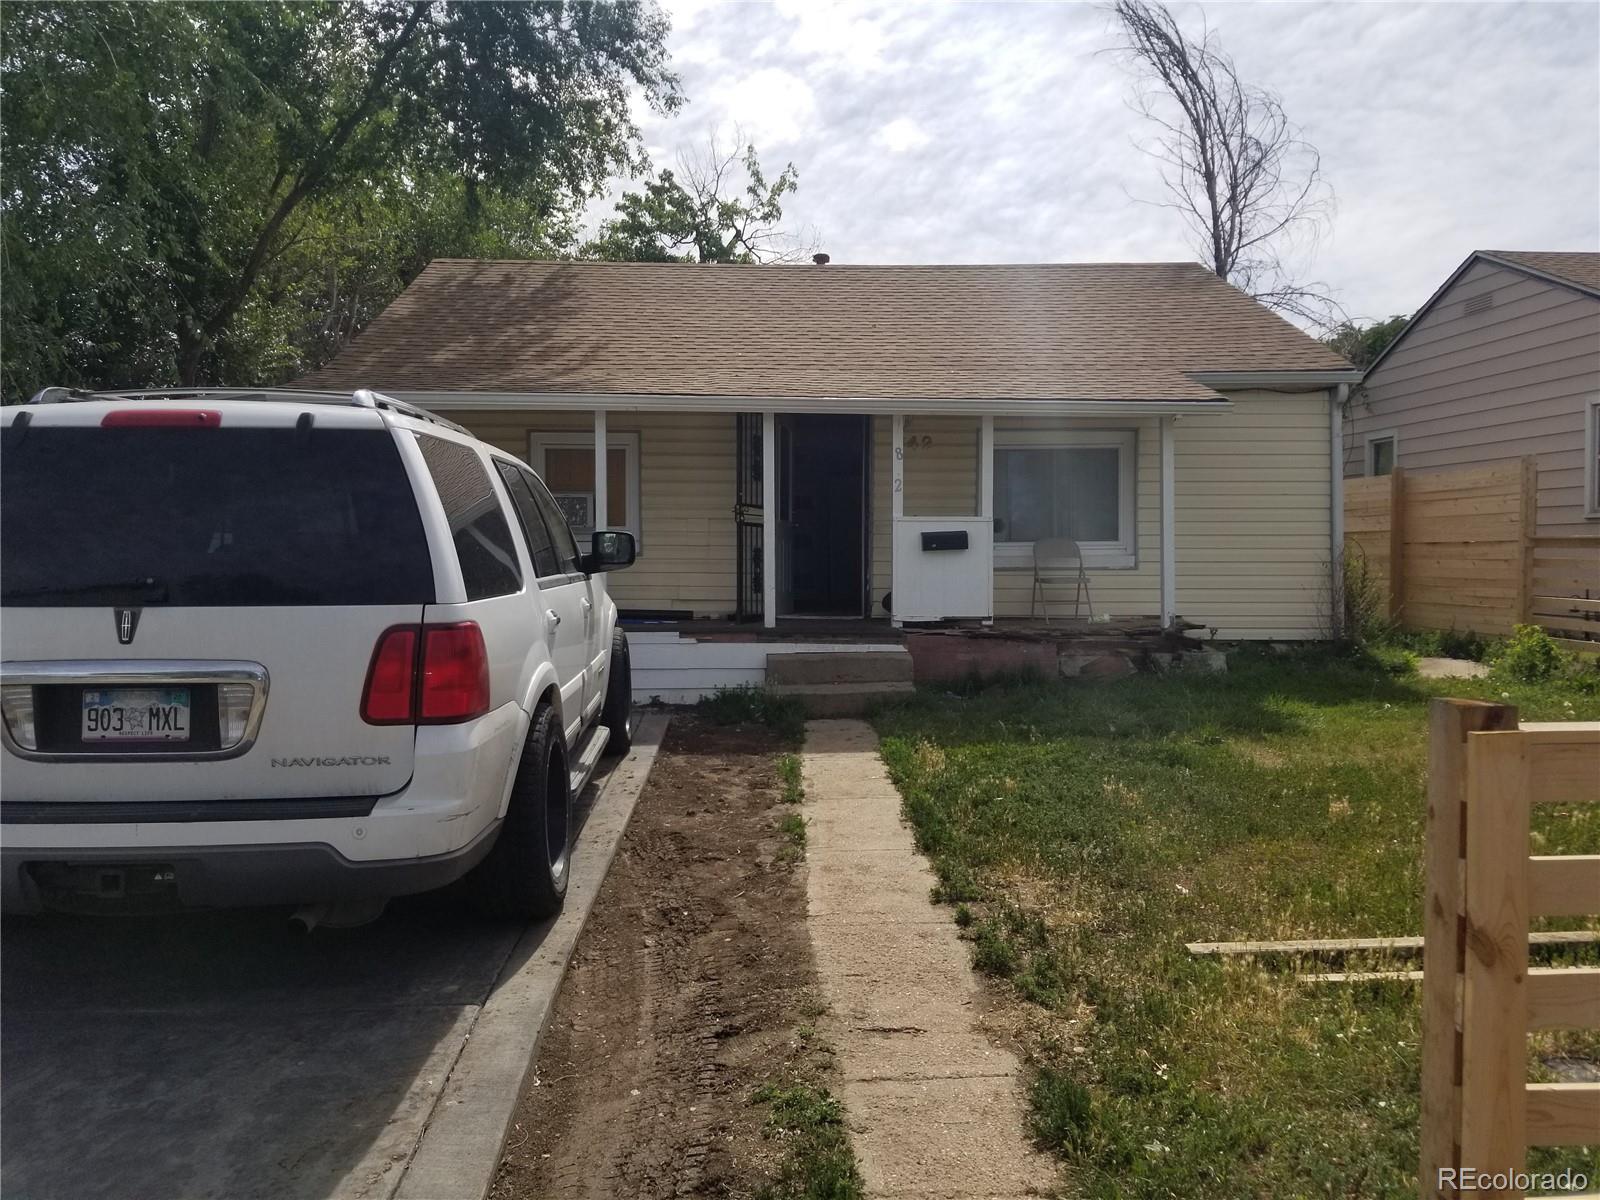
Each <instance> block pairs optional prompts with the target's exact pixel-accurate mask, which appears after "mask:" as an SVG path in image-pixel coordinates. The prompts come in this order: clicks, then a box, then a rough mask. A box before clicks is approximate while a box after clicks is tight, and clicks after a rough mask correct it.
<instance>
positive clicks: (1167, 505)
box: [1161, 417, 1178, 628]
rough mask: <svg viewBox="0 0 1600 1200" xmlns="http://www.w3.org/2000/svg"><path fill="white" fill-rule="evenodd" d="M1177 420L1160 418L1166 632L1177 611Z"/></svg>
mask: <svg viewBox="0 0 1600 1200" xmlns="http://www.w3.org/2000/svg"><path fill="white" fill-rule="evenodd" d="M1176 421H1177V418H1176V417H1162V418H1161V625H1162V628H1168V627H1170V626H1171V625H1172V622H1173V619H1174V618H1175V617H1176V615H1177V611H1176V610H1177V607H1178V577H1177V571H1178V538H1177V505H1176V502H1175V500H1174V496H1175V489H1174V487H1173V482H1174V481H1173V476H1174V474H1175V473H1176V460H1177V454H1176V452H1175V450H1174V446H1173V438H1172V427H1173V424H1174V423H1175V422H1176Z"/></svg>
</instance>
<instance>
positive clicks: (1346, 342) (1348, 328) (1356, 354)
mask: <svg viewBox="0 0 1600 1200" xmlns="http://www.w3.org/2000/svg"><path fill="white" fill-rule="evenodd" d="M1410 319H1411V318H1410V317H1406V316H1398V317H1390V318H1389V319H1388V320H1387V321H1374V322H1372V323H1371V324H1370V325H1362V324H1360V323H1359V322H1356V321H1344V322H1341V323H1340V324H1339V325H1336V326H1335V327H1334V329H1333V332H1332V333H1330V334H1329V335H1328V336H1327V337H1325V338H1323V339H1322V340H1323V344H1324V345H1326V346H1328V347H1330V348H1331V349H1332V350H1333V351H1334V352H1335V353H1336V354H1342V355H1343V356H1344V357H1345V358H1347V359H1349V360H1350V362H1351V363H1352V364H1354V365H1355V366H1358V367H1361V368H1363V369H1365V368H1367V367H1370V366H1371V365H1372V364H1373V363H1374V362H1376V361H1377V360H1378V355H1380V354H1382V353H1383V352H1384V351H1385V350H1387V349H1388V348H1389V343H1390V342H1392V341H1394V339H1395V338H1397V337H1399V336H1400V331H1401V330H1402V329H1404V328H1405V327H1406V322H1407V321H1409V320H1410Z"/></svg>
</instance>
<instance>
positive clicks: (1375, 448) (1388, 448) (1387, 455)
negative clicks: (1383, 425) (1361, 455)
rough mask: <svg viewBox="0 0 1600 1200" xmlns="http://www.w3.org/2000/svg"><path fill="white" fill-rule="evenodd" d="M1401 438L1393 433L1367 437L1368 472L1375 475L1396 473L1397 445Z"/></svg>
mask: <svg viewBox="0 0 1600 1200" xmlns="http://www.w3.org/2000/svg"><path fill="white" fill-rule="evenodd" d="M1398 442H1399V439H1398V438H1397V437H1396V436H1395V435H1394V434H1392V433H1382V434H1372V435H1370V436H1369V437H1368V438H1367V474H1368V475H1370V476H1373V477H1377V476H1379V475H1392V474H1393V473H1394V455H1395V447H1396V445H1398Z"/></svg>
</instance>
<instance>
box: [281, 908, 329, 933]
mask: <svg viewBox="0 0 1600 1200" xmlns="http://www.w3.org/2000/svg"><path fill="white" fill-rule="evenodd" d="M327 915H328V906H327V905H326V904H307V905H305V906H304V907H302V908H297V909H295V911H294V913H293V914H292V915H291V916H290V917H289V928H290V929H291V930H293V931H294V932H295V933H310V932H311V931H312V930H313V929H315V928H316V927H317V926H318V925H320V924H322V921H323V919H324V918H325V917H326V916H327Z"/></svg>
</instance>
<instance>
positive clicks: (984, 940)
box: [972, 920, 1017, 979]
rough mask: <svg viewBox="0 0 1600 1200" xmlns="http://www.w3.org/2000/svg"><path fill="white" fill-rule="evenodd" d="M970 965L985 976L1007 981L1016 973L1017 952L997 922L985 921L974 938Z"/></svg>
mask: <svg viewBox="0 0 1600 1200" xmlns="http://www.w3.org/2000/svg"><path fill="white" fill-rule="evenodd" d="M973 940H974V942H975V947H974V949H973V953H972V965H973V967H974V968H976V969H977V970H979V971H982V972H983V973H984V974H985V975H997V976H999V977H1000V978H1002V979H1009V978H1011V976H1013V975H1015V974H1016V973H1017V951H1016V948H1015V947H1014V946H1013V945H1012V944H1011V940H1010V938H1008V937H1007V936H1006V931H1005V927H1004V926H1003V925H1002V924H1001V923H1000V922H998V921H993V920H990V921H985V922H984V923H983V924H982V925H979V926H978V932H977V934H976V936H975V937H974V939H973Z"/></svg>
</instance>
